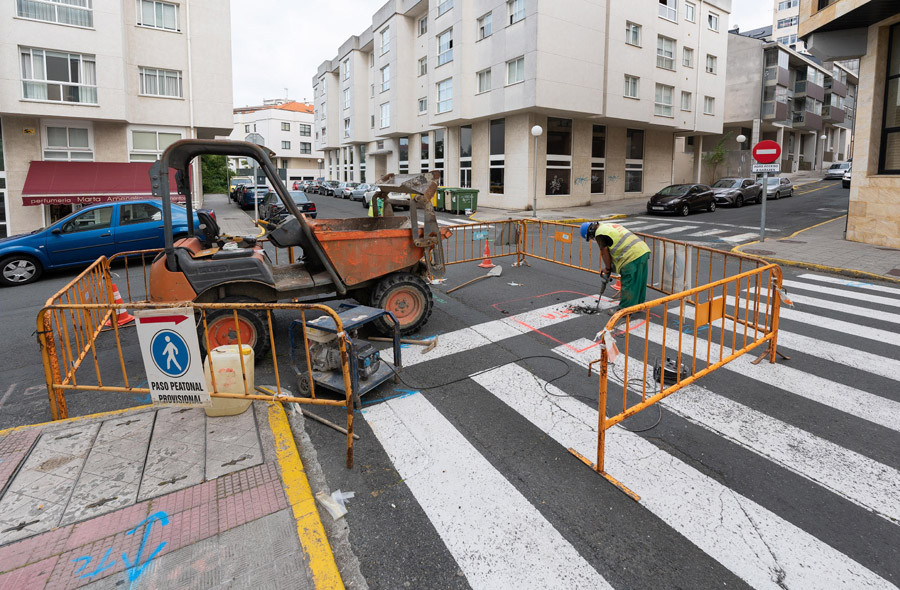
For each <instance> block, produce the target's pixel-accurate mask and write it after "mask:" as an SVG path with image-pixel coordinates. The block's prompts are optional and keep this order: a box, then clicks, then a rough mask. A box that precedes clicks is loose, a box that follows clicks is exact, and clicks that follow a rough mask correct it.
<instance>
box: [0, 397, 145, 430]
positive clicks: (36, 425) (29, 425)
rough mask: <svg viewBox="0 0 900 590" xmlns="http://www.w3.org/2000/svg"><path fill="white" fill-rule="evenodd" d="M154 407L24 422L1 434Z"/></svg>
mask: <svg viewBox="0 0 900 590" xmlns="http://www.w3.org/2000/svg"><path fill="white" fill-rule="evenodd" d="M152 407H153V404H146V405H143V406H134V407H133V408H125V409H122V410H109V411H107V412H98V413H96V414H85V415H84V416H75V417H74V418H66V419H64V420H51V421H49V422H38V423H37V424H22V425H20V426H12V427H10V428H6V429H4V430H0V436H4V435H7V434H11V433H13V432H17V431H19V430H26V429H28V428H37V427H39V426H50V425H52V424H66V423H68V422H78V421H80V420H90V419H91V418H102V417H105V416H116V415H118V414H124V413H125V412H133V411H135V410H146V409H147V408H152Z"/></svg>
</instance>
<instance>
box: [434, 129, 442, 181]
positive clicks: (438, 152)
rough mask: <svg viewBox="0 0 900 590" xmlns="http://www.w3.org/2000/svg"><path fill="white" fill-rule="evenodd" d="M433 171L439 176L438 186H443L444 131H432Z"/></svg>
mask: <svg viewBox="0 0 900 590" xmlns="http://www.w3.org/2000/svg"><path fill="white" fill-rule="evenodd" d="M434 169H435V170H437V171H438V173H439V174H440V179H439V182H438V185H442V184H444V130H443V129H435V131H434Z"/></svg>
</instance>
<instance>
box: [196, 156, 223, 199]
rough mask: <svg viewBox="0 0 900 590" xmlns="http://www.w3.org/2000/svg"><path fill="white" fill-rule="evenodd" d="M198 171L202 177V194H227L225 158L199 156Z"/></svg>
mask: <svg viewBox="0 0 900 590" xmlns="http://www.w3.org/2000/svg"><path fill="white" fill-rule="evenodd" d="M200 170H201V173H202V175H203V193H204V194H210V193H227V192H228V166H227V165H226V158H225V156H210V155H206V156H200Z"/></svg>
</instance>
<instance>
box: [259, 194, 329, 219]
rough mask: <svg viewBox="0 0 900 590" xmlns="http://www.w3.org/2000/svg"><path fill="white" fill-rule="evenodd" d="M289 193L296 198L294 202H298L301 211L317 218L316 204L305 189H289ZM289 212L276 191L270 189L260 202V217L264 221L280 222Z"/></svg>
mask: <svg viewBox="0 0 900 590" xmlns="http://www.w3.org/2000/svg"><path fill="white" fill-rule="evenodd" d="M288 194H289V195H291V198H292V199H293V200H294V203H296V204H297V208H298V209H300V212H301V213H304V214H306V215H308V216H310V217H312V218H313V219H315V218H316V216H317V215H318V212H317V211H316V204H315V203H313V202H312V201H310V200H309V197H308V196H306V193H304V192H303V191H288ZM287 214H288V213H287V210H286V209H285V207H284V204H283V203H282V202H281V199H279V198H278V194H277V193H275V192H271V191H270V192H269V193H268V194H267V195H266V196H265V198H264V199H263V200H262V202H261V203H260V204H259V218H260V219H262V220H263V221H270V222H272V223H279V222H280V221H281V220H282V219H283V218H284V217H286V216H287Z"/></svg>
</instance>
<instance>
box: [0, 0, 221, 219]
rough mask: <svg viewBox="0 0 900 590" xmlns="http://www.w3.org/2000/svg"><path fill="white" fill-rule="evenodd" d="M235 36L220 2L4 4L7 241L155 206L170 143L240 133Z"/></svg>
mask: <svg viewBox="0 0 900 590" xmlns="http://www.w3.org/2000/svg"><path fill="white" fill-rule="evenodd" d="M230 31H231V22H230V14H229V7H228V4H227V3H221V2H217V1H215V0H177V1H174V0H173V1H161V0H126V1H124V2H122V1H119V0H17V1H16V2H3V3H2V7H0V63H4V64H6V67H4V68H3V69H2V70H0V134H2V144H0V145H2V150H0V213H2V215H3V218H2V219H0V236H3V235H7V234H15V233H22V232H26V231H29V230H33V229H35V228H38V227H42V226H43V225H45V224H47V223H50V222H52V221H55V220H56V219H59V218H60V217H61V216H64V215H66V214H68V213H70V212H71V211H72V210H73V209H75V208H78V207H80V206H82V205H84V204H94V203H98V202H104V201H109V200H121V199H128V198H146V195H147V194H148V193H149V192H150V181H149V176H146V172H147V171H149V167H150V164H151V162H153V161H154V160H156V159H157V158H158V157H159V155H160V154H161V153H162V151H163V150H164V149H165V148H166V147H167V146H168V145H169V144H171V143H172V142H173V141H175V140H177V139H181V138H188V137H199V138H213V137H215V136H216V135H227V134H228V133H230V131H231V127H232V122H231V121H232V90H231V32H230ZM100 163H115V164H116V165H110V164H104V165H103V166H102V167H100V166H98V164H100ZM101 170H102V176H103V177H104V182H102V183H100V184H103V185H104V186H105V187H106V188H103V189H102V190H101V189H99V188H98V186H97V184H98V183H97V178H98V177H99V176H100V175H101V174H100V172H101ZM195 171H196V173H195V174H194V175H193V179H192V181H193V186H194V194H195V196H196V198H199V196H200V194H201V191H200V190H199V188H200V178H199V176H200V174H199V166H198V167H197V168H196V170H195ZM110 175H115V176H116V179H115V182H112V181H111V178H110ZM110 184H115V185H117V186H118V188H117V189H116V190H113V191H112V192H110V190H112V189H109V188H108V185H110Z"/></svg>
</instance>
